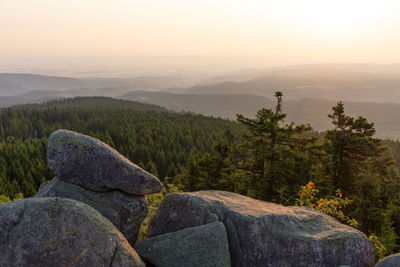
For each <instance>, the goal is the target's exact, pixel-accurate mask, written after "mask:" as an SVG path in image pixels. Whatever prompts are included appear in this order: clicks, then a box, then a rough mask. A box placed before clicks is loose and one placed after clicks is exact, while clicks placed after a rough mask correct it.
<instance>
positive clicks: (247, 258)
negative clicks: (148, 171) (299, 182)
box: [149, 191, 374, 267]
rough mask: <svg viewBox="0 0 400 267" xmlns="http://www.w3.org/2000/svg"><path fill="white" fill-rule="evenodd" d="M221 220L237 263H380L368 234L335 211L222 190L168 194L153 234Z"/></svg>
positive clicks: (152, 227) (151, 228)
mask: <svg viewBox="0 0 400 267" xmlns="http://www.w3.org/2000/svg"><path fill="white" fill-rule="evenodd" d="M216 220H218V221H221V222H223V223H224V224H225V227H226V230H227V233H228V240H229V248H230V249H229V250H230V255H231V262H232V266H335V267H336V266H339V265H350V266H352V267H358V266H360V267H361V266H363V267H365V266H367V267H368V266H374V254H373V253H374V251H373V248H372V245H371V243H370V241H369V240H368V238H367V237H366V236H365V235H364V234H362V233H361V232H359V231H357V230H356V229H353V228H351V227H349V226H346V225H343V224H341V223H339V222H338V221H337V220H335V219H333V218H332V217H330V216H327V215H325V214H323V213H321V212H318V211H316V210H313V209H311V208H306V207H285V206H281V205H277V204H273V203H268V202H263V201H258V200H255V199H251V198H248V197H245V196H242V195H238V194H235V193H229V192H222V191H199V192H194V193H181V194H170V195H167V196H166V197H165V198H164V200H163V202H162V203H161V205H160V208H159V210H158V211H157V213H156V214H155V216H154V217H153V219H152V220H151V223H150V226H149V236H150V237H154V236H157V235H160V234H165V233H171V232H175V231H179V230H182V229H185V228H187V227H194V226H199V225H203V224H206V223H210V222H212V221H216Z"/></svg>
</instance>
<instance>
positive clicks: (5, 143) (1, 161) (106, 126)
mask: <svg viewBox="0 0 400 267" xmlns="http://www.w3.org/2000/svg"><path fill="white" fill-rule="evenodd" d="M60 128H62V129H69V130H74V131H78V132H81V133H84V134H88V135H91V136H94V137H97V138H99V139H101V140H102V141H104V142H106V143H107V144H109V145H111V146H112V147H114V148H116V149H117V150H118V151H120V152H121V153H122V154H123V155H125V156H126V157H128V158H129V159H130V160H131V161H133V162H135V163H138V164H139V165H140V166H142V167H144V168H145V169H147V170H148V171H150V172H152V173H153V174H155V175H157V176H158V177H160V178H161V179H163V178H164V177H165V176H175V175H177V174H179V173H181V172H182V170H183V168H184V166H186V163H187V161H188V159H189V158H190V155H201V154H204V153H205V152H208V151H211V148H212V144H213V143H214V142H215V141H216V140H218V139H219V138H220V137H221V136H223V134H224V132H225V131H226V130H231V131H238V128H239V125H238V124H237V123H233V122H230V121H227V120H222V119H215V118H211V117H205V116H201V115H194V114H177V113H170V112H166V111H165V110H164V109H163V108H161V107H158V106H154V105H146V104H141V103H136V102H131V101H124V100H115V99H111V98H104V97H93V98H75V99H65V100H59V101H51V102H48V103H46V104H42V105H26V106H16V107H14V108H8V109H3V110H2V111H1V114H0V140H1V141H0V194H4V195H6V196H8V197H10V198H14V197H16V195H17V193H18V192H22V193H23V195H24V196H26V197H28V196H32V195H33V194H35V192H36V190H37V189H38V187H39V185H40V184H41V183H42V182H43V181H45V179H50V178H52V175H51V173H50V172H49V171H48V169H47V168H46V157H45V155H46V146H47V137H48V135H49V134H50V133H51V132H52V131H54V130H56V129H60Z"/></svg>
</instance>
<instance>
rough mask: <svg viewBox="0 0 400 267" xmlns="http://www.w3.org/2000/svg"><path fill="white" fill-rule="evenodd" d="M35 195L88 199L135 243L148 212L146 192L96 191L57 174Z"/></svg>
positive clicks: (84, 201) (90, 203) (88, 202)
mask: <svg viewBox="0 0 400 267" xmlns="http://www.w3.org/2000/svg"><path fill="white" fill-rule="evenodd" d="M35 197H65V198H70V199H75V200H78V201H81V202H83V203H86V204H88V205H89V206H91V207H93V208H95V209H96V210H97V211H99V212H100V213H101V214H102V215H103V216H104V217H106V218H107V219H109V220H110V221H111V222H112V223H113V224H114V225H115V226H116V227H117V228H118V229H119V230H120V231H121V233H122V234H123V235H124V236H125V238H126V239H127V240H128V241H129V243H130V244H132V245H133V244H134V243H135V242H136V239H137V236H138V234H139V229H140V226H141V224H142V222H143V220H144V219H145V218H146V216H147V213H148V204H147V200H146V198H145V197H144V196H132V195H128V194H126V193H124V192H121V191H117V190H113V191H110V192H102V193H99V192H94V191H91V190H88V189H84V188H82V187H80V186H78V185H74V184H71V183H67V182H64V181H61V180H60V179H58V178H57V177H55V178H54V179H53V180H51V181H48V182H45V183H44V184H42V185H41V186H40V189H39V191H38V193H37V194H36V195H35Z"/></svg>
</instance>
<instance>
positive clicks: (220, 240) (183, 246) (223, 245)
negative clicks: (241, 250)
mask: <svg viewBox="0 0 400 267" xmlns="http://www.w3.org/2000/svg"><path fill="white" fill-rule="evenodd" d="M135 249H136V251H137V252H138V254H139V255H140V256H141V257H142V259H143V260H145V261H147V262H150V263H151V264H153V265H155V266H157V267H181V266H202V267H208V266H210V267H211V266H215V267H223V266H226V267H229V266H231V260H230V256H229V247H228V238H227V235H226V230H225V226H224V224H223V223H221V222H214V223H210V224H205V225H201V226H196V227H190V228H185V229H183V230H180V231H177V232H173V233H167V234H162V235H158V236H156V237H151V238H147V239H145V240H143V241H142V242H140V243H139V244H138V245H137V246H136V248H135Z"/></svg>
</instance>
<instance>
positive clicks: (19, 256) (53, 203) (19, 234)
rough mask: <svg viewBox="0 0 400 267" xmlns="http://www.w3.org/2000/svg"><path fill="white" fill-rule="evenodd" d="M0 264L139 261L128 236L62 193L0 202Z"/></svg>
mask: <svg viewBox="0 0 400 267" xmlns="http://www.w3.org/2000/svg"><path fill="white" fill-rule="evenodd" d="M0 229H1V231H0V266H141V267H144V263H143V262H142V261H141V259H140V258H139V256H138V255H137V253H136V252H135V250H134V249H133V248H132V247H131V246H130V245H129V243H128V241H126V239H125V238H124V237H123V235H122V234H121V233H120V232H119V231H118V230H117V229H116V228H115V226H114V225H113V224H112V223H111V222H110V221H109V220H107V219H106V218H104V217H103V216H102V215H101V214H100V213H99V212H98V211H96V210H95V209H93V208H92V207H90V206H88V205H86V204H84V203H82V202H78V201H76V200H71V199H66V198H27V199H23V200H18V201H14V202H10V203H7V204H2V205H0Z"/></svg>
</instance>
